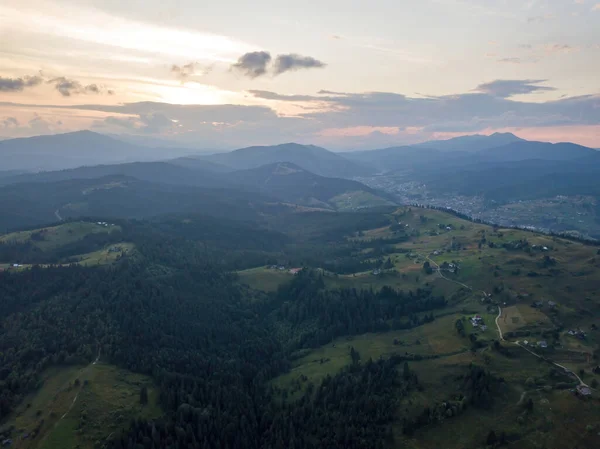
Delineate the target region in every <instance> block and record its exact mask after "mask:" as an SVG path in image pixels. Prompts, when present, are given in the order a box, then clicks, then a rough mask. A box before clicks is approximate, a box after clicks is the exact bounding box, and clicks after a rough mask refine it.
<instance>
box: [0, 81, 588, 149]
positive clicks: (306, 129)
mask: <svg viewBox="0 0 600 449" xmlns="http://www.w3.org/2000/svg"><path fill="white" fill-rule="evenodd" d="M541 81H542V80H497V81H494V82H492V83H486V84H483V85H481V86H479V87H478V88H477V89H476V91H471V92H467V93H459V94H454V95H443V96H418V97H410V96H407V95H403V94H401V93H395V92H356V93H352V92H335V91H331V90H322V91H319V92H318V93H316V94H312V95H306V94H302V95H289V94H281V93H277V92H271V91H266V90H252V91H248V92H247V95H252V96H254V97H255V98H256V99H261V100H262V101H264V102H266V103H267V104H272V105H273V107H275V106H277V102H286V104H287V105H288V107H294V106H295V107H296V108H297V109H296V110H297V111H299V112H297V114H296V115H295V116H293V117H289V116H282V115H279V114H277V113H276V112H275V110H274V109H272V108H271V107H269V106H240V105H177V104H167V103H157V102H138V103H125V104H115V105H101V104H87V105H72V106H71V105H63V106H59V105H48V106H40V105H25V104H18V105H17V104H14V103H9V104H7V103H4V104H2V103H0V108H2V107H6V108H7V110H10V109H11V108H12V109H14V108H17V107H18V108H19V109H25V108H29V109H30V110H32V111H33V110H35V111H40V112H41V111H44V109H46V110H48V111H49V113H50V111H51V113H52V114H56V111H57V110H60V111H61V117H68V115H69V114H72V115H73V116H75V117H82V116H91V115H92V114H87V113H86V111H94V114H93V116H94V117H98V118H97V119H95V120H98V122H99V123H96V124H95V126H97V127H103V128H104V129H107V130H110V131H111V132H117V133H118V132H126V133H131V134H146V135H152V136H168V137H169V139H171V140H176V141H178V142H181V143H184V144H194V145H195V146H197V147H198V148H201V147H204V148H230V149H233V148H236V147H242V146H248V145H264V144H272V143H278V142H289V141H297V142H299V143H315V144H320V145H326V146H330V147H332V148H340V149H343V148H344V147H345V148H357V147H361V148H369V147H376V146H377V145H380V144H386V145H388V144H390V145H391V144H403V143H407V142H415V141H419V140H427V139H429V138H435V137H436V136H437V134H436V133H459V134H460V133H462V134H465V133H480V132H487V130H506V129H512V130H513V131H514V130H515V129H516V128H528V129H534V128H542V129H543V128H547V129H548V130H549V131H548V132H550V130H551V129H553V128H563V127H564V128H565V129H567V127H568V128H569V129H576V128H577V129H578V130H582V129H590V130H592V128H594V127H595V128H594V129H600V94H596V95H585V96H580V97H571V98H563V99H560V100H553V101H535V102H532V101H526V100H525V101H523V100H521V101H517V100H514V99H512V98H510V97H511V95H516V94H519V93H530V92H535V91H536V90H539V88H542V89H544V88H545V89H551V88H550V87H545V86H539V85H538V84H539V83H541ZM269 102H272V103H269ZM63 120H64V121H65V122H67V120H66V119H64V118H63ZM91 120H92V119H91V118H90V121H91ZM80 123H81V121H79V122H78V124H79V126H81V125H80ZM53 126H54V125H53ZM586 127H587V128H586ZM61 129H64V127H61ZM395 129H398V130H399V131H398V132H397V133H391V132H390V134H388V130H395ZM28 131H29V134H31V130H30V129H28ZM590 133H591V131H589V132H587V134H586V133H580V134H573V136H572V138H571V139H570V140H574V141H582V142H583V141H584V140H583V139H584V138H585V139H588V140H587V141H586V142H590V141H591V140H589V139H590V135H591V134H590ZM596 133H597V131H596ZM4 134H5V135H6V134H11V135H15V134H16V132H12V131H10V130H8V131H5V132H4ZM358 134H360V135H361V136H362V137H360V138H357V137H356V135H358ZM542 134H543V131H540V133H539V135H542ZM597 135H598V134H597ZM595 145H596V146H599V147H600V141H599V142H597V143H596V144H595Z"/></svg>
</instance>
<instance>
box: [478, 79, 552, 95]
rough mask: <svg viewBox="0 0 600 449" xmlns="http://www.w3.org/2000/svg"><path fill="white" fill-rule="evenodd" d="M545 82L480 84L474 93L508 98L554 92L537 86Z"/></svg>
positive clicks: (503, 81) (517, 81) (498, 81)
mask: <svg viewBox="0 0 600 449" xmlns="http://www.w3.org/2000/svg"><path fill="white" fill-rule="evenodd" d="M545 81H547V80H495V81H492V82H490V83H484V84H480V85H479V86H477V88H476V89H475V91H476V92H482V93H485V94H489V95H492V96H494V97H500V98H508V97H511V96H513V95H520V94H530V93H533V92H542V91H552V90H556V89H555V88H554V87H548V86H538V85H537V84H540V83H543V82H545Z"/></svg>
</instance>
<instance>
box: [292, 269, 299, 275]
mask: <svg viewBox="0 0 600 449" xmlns="http://www.w3.org/2000/svg"><path fill="white" fill-rule="evenodd" d="M301 271H302V268H290V273H291V274H293V275H296V274H298V273H300V272H301Z"/></svg>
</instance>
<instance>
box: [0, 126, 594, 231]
mask: <svg viewBox="0 0 600 449" xmlns="http://www.w3.org/2000/svg"><path fill="white" fill-rule="evenodd" d="M186 151H190V150H189V149H186V150H185V151H184V150H174V149H172V148H169V149H162V150H161V149H160V148H151V147H142V146H137V145H134V144H131V143H126V142H121V141H119V140H117V139H114V138H113V137H108V136H104V135H101V134H97V133H93V132H89V131H82V132H77V133H70V134H62V135H55V136H40V137H35V138H29V139H10V140H5V141H2V142H0V157H1V158H2V159H1V160H2V161H3V165H2V170H3V171H0V186H4V187H0V208H2V210H3V211H4V215H3V217H2V219H0V228H3V229H6V228H8V227H15V226H19V225H23V224H27V225H28V224H30V223H38V222H39V220H38V221H36V219H35V216H36V213H35V211H36V210H37V211H40V214H39V215H40V216H42V217H43V220H50V219H52V217H55V212H59V213H61V214H63V215H77V214H80V215H81V214H94V213H99V212H102V213H103V214H106V213H109V216H110V213H112V214H114V216H121V217H128V216H131V217H146V216H152V215H157V214H160V213H170V212H176V211H180V210H185V211H195V210H200V209H202V208H204V209H205V210H214V213H217V214H225V212H224V210H225V209H226V208H227V207H231V206H232V205H231V204H230V203H228V201H224V200H223V199H224V198H226V197H228V196H233V197H237V198H238V199H239V198H242V199H240V200H239V201H241V203H243V204H245V205H246V206H248V205H249V204H251V203H252V202H253V198H254V199H257V198H260V200H256V201H258V202H259V203H263V204H268V203H273V204H276V203H287V204H296V205H301V206H304V207H310V208H318V209H324V210H330V211H340V210H358V209H362V208H365V207H373V206H385V205H391V204H394V202H395V201H396V199H395V196H393V195H392V194H389V193H388V194H386V193H384V192H383V190H384V189H385V190H388V191H393V186H394V185H395V183H396V182H398V181H397V178H398V176H400V177H401V178H402V180H403V181H402V182H404V181H415V182H417V183H421V184H425V185H427V189H428V191H429V192H431V193H433V194H435V195H446V196H447V195H454V194H459V195H464V196H483V197H485V198H487V199H492V200H494V201H498V202H506V201H519V200H522V199H535V198H545V197H548V196H556V195H590V196H593V197H597V198H599V199H600V189H599V188H598V182H597V179H598V176H599V175H600V152H598V151H597V150H594V149H592V148H587V147H584V146H581V145H575V144H572V143H557V144H552V143H546V142H530V141H526V140H523V139H520V138H518V137H517V136H514V135H512V134H506V133H505V134H493V135H491V136H464V137H458V138H454V139H449V140H444V141H430V142H424V143H422V144H418V145H412V146H401V147H391V148H384V149H378V150H371V151H360V152H352V153H333V152H331V151H328V150H326V149H324V148H321V147H317V146H313V145H300V144H295V143H288V144H282V145H275V146H261V147H247V148H242V149H238V150H235V151H231V152H225V153H215V154H211V155H205V154H189V153H186ZM358 180H364V182H366V183H368V184H369V185H370V186H371V187H368V186H367V185H365V184H364V183H362V182H359V181H358ZM386 185H387V186H388V187H389V186H392V189H389V188H386V187H385V186H386ZM373 187H375V188H373ZM217 192H218V193H217ZM210 195H213V196H214V197H215V198H217V200H215V201H208V200H207V199H206V198H208V197H209V196H210ZM239 195H241V197H240V196H239ZM203 198H204V199H203ZM218 198H221V199H218ZM239 201H238V202H237V203H235V204H236V205H235V207H236V208H238V209H240V210H243V209H244V208H243V207H241V206H240V204H241V203H240V202H239ZM111 204H117V205H118V206H110V205H111ZM107 207H108V209H107ZM211 213H212V212H211ZM229 213H230V212H227V214H229ZM243 215H244V214H242V216H243ZM32 217H33V218H32Z"/></svg>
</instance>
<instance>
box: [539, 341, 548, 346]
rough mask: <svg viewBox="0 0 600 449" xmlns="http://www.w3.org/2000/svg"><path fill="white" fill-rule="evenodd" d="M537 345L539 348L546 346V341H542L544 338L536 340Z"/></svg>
mask: <svg viewBox="0 0 600 449" xmlns="http://www.w3.org/2000/svg"><path fill="white" fill-rule="evenodd" d="M538 346H539V347H540V348H547V347H548V343H547V342H546V341H544V340H542V341H538Z"/></svg>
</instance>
